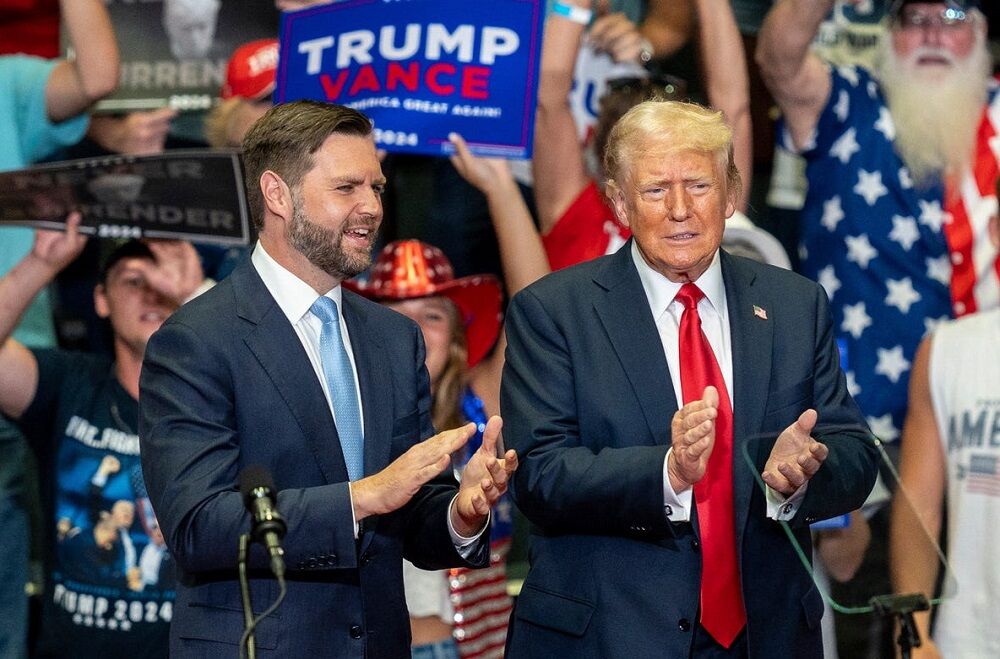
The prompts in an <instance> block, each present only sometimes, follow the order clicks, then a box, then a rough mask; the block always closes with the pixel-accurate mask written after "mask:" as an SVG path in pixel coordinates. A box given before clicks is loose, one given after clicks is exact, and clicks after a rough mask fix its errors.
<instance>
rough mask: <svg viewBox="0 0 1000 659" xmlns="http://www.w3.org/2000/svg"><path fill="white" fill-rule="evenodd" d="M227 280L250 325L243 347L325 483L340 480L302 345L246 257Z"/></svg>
mask: <svg viewBox="0 0 1000 659" xmlns="http://www.w3.org/2000/svg"><path fill="white" fill-rule="evenodd" d="M232 277H233V289H234V290H235V292H236V300H237V313H238V314H239V315H240V316H241V317H242V318H244V319H245V320H248V321H250V322H251V323H254V324H255V325H256V327H254V329H253V330H251V331H250V333H249V334H247V336H246V337H244V339H243V340H244V342H245V343H246V345H247V348H249V349H250V351H251V352H252V353H253V354H254V356H255V357H256V358H257V361H258V362H260V365H261V367H262V368H263V369H264V371H265V372H266V373H267V374H268V377H270V378H271V382H272V383H273V384H274V387H275V390H276V391H277V392H278V395H279V396H281V398H282V400H284V401H285V404H286V405H288V408H289V409H290V410H291V412H292V416H294V417H295V420H296V421H297V422H298V424H299V428H300V429H301V430H302V435H303V437H304V438H305V442H306V445H308V446H309V449H310V450H311V451H312V453H313V456H314V458H315V459H316V462H317V464H318V465H319V469H320V471H321V472H322V474H323V477H324V478H325V479H326V482H327V483H337V482H343V481H346V480H347V466H346V464H345V463H344V455H343V452H342V451H341V450H340V439H339V437H337V430H336V428H335V427H334V423H333V415H332V414H331V413H330V407H329V405H328V404H327V402H326V396H325V395H324V394H323V389H322V387H321V385H320V383H319V380H317V379H316V377H315V376H314V375H313V373H314V371H313V367H312V364H311V363H310V362H309V358H308V356H306V353H305V350H304V349H303V348H302V342H301V341H299V337H298V335H297V334H296V333H295V330H294V329H293V328H292V326H291V324H290V323H289V322H288V318H287V317H286V316H285V315H284V313H282V311H281V308H280V307H278V305H277V303H275V301H274V298H272V297H271V294H270V292H269V291H268V290H267V287H266V286H264V282H263V281H262V280H261V278H260V275H259V274H257V271H256V270H255V269H254V267H253V265H252V264H251V262H250V260H249V259H246V260H245V261H244V262H243V263H242V264H240V266H239V267H238V268H237V269H236V270H234V271H233V274H232Z"/></svg>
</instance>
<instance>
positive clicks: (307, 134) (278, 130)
mask: <svg viewBox="0 0 1000 659" xmlns="http://www.w3.org/2000/svg"><path fill="white" fill-rule="evenodd" d="M371 132H372V122H371V120H370V119H368V117H366V116H365V115H363V114H361V113H360V112H358V111H357V110H355V109H353V108H349V107H345V106H343V105H332V104H330V103H320V102H318V101H294V102H292V103H282V104H281V105H275V106H274V107H273V108H271V109H270V110H268V111H267V112H266V113H265V114H264V116H263V117H261V118H260V119H258V120H257V122H256V123H255V124H254V125H253V126H251V127H250V130H249V131H248V132H247V134H246V137H244V138H243V166H244V177H245V179H246V186H247V193H248V194H247V202H248V203H249V205H250V217H251V218H252V219H253V223H254V226H255V227H256V228H257V230H258V231H259V230H260V229H262V228H263V227H264V197H263V195H262V194H261V191H260V177H261V175H262V174H263V173H264V172H266V171H267V170H271V171H272V172H274V173H276V174H277V175H278V176H280V177H281V178H282V179H283V180H284V181H285V183H287V184H288V187H290V188H292V189H295V188H297V187H298V186H299V184H300V183H301V182H302V178H303V177H304V176H305V175H306V173H307V172H308V171H309V170H310V169H312V167H313V154H314V153H316V151H317V150H318V149H319V148H320V147H321V146H322V145H323V142H325V141H326V139H327V138H328V137H330V136H331V135H333V134H334V133H340V134H343V135H357V136H358V137H365V136H367V135H370V134H371Z"/></svg>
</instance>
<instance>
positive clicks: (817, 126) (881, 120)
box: [757, 0, 1000, 442]
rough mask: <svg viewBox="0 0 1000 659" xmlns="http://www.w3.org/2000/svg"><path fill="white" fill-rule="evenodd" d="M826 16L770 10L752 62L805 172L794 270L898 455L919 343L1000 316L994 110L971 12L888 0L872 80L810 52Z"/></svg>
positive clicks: (823, 1) (999, 123)
mask: <svg viewBox="0 0 1000 659" xmlns="http://www.w3.org/2000/svg"><path fill="white" fill-rule="evenodd" d="M833 4H834V0H780V1H779V2H777V3H776V4H775V6H774V8H773V9H772V11H771V12H770V14H769V15H768V18H767V20H766V21H765V24H764V27H763V29H762V30H761V33H760V39H759V46H758V50H757V60H758V62H759V64H760V66H761V70H762V73H763V74H764V77H765V80H766V82H767V83H768V86H769V87H770V89H771V92H772V93H773V94H774V97H775V99H776V100H777V102H778V104H779V106H780V107H781V110H782V113H783V126H782V135H783V139H784V141H785V144H786V146H788V147H789V148H791V149H793V150H795V151H797V152H799V153H801V154H802V155H803V156H804V157H805V158H806V160H807V170H806V174H807V179H808V182H809V191H808V194H807V198H806V202H805V206H804V208H803V211H802V217H801V232H800V235H801V256H802V270H803V273H804V274H806V275H807V276H809V277H812V278H813V279H816V280H817V281H819V282H820V283H821V284H822V285H823V287H824V288H825V289H826V292H827V295H828V296H829V297H830V299H831V302H832V306H833V311H834V314H835V323H836V327H837V328H838V331H839V345H840V346H841V349H842V351H843V352H844V355H843V357H844V359H845V362H846V369H845V370H846V371H847V376H848V384H849V388H850V390H851V393H852V394H853V396H854V397H855V399H856V400H857V402H858V404H859V405H860V407H861V409H862V410H863V412H864V413H865V415H866V416H867V419H868V422H869V424H870V425H871V428H872V431H873V432H874V433H875V434H876V435H878V436H879V437H880V438H881V439H882V440H883V441H886V442H892V441H894V440H896V439H898V438H899V435H900V431H901V429H902V421H903V416H904V413H905V409H906V399H907V384H908V381H909V373H910V367H911V365H912V362H913V359H914V355H915V353H916V349H917V346H918V344H919V342H920V340H921V338H922V337H923V335H924V334H925V333H926V332H927V331H928V330H929V329H931V328H932V327H933V326H935V325H936V324H937V323H938V322H940V321H941V320H944V319H946V318H948V317H951V316H961V315H965V314H968V313H972V312H974V311H978V310H983V309H988V308H991V307H995V306H997V305H998V303H1000V260H998V257H997V249H996V247H995V246H993V245H992V244H991V243H990V241H989V239H988V236H987V226H988V223H989V218H990V217H991V216H992V215H993V214H994V213H995V212H996V210H997V198H996V194H995V190H994V186H995V182H996V180H997V172H998V164H997V158H998V153H1000V138H998V137H997V131H998V130H1000V98H998V85H997V82H996V81H995V80H994V79H993V78H992V77H991V75H990V66H991V63H990V56H989V53H988V50H987V46H986V31H987V30H986V28H987V26H986V19H985V17H984V16H983V14H982V12H981V11H980V10H979V9H978V2H976V0H947V1H945V2H928V1H927V0H924V1H912V0H895V1H894V2H893V3H892V5H891V6H890V9H889V13H888V15H887V19H886V20H887V25H886V32H885V34H884V38H883V40H882V44H881V51H880V56H879V58H878V63H877V65H876V67H875V70H874V71H868V70H865V69H863V68H858V67H841V68H833V67H831V66H829V65H827V64H826V63H824V62H823V61H822V60H821V59H819V57H817V56H816V55H815V54H813V53H811V52H810V50H809V46H810V43H811V41H812V40H813V37H814V36H815V34H816V30H817V29H818V27H819V25H820V23H821V22H822V20H823V19H824V17H825V16H826V15H827V14H828V13H829V11H830V9H831V8H832V6H833Z"/></svg>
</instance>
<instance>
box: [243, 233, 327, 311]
mask: <svg viewBox="0 0 1000 659" xmlns="http://www.w3.org/2000/svg"><path fill="white" fill-rule="evenodd" d="M250 260H251V262H252V263H253V266H254V267H255V268H256V269H257V273H258V274H259V275H260V278H261V279H263V280H264V286H266V287H267V290H268V291H269V292H270V293H271V297H273V298H274V301H275V302H277V303H278V307H280V308H281V311H282V312H283V313H284V314H285V316H287V317H288V322H290V323H291V324H292V325H295V324H297V323H298V322H299V321H300V320H302V317H303V316H305V315H306V314H307V313H309V308H310V307H312V305H313V303H314V302H315V301H316V299H317V298H318V297H319V296H318V295H316V291H315V290H313V287H312V286H310V285H309V284H307V283H305V282H304V281H302V280H301V279H299V278H298V277H296V276H295V275H293V274H292V273H291V272H289V271H288V270H287V269H285V267H284V266H282V265H281V264H280V263H278V262H277V261H275V260H274V258H272V257H271V255H270V254H268V253H267V250H265V249H264V245H263V244H261V242H260V241H259V240H258V241H257V246H256V247H255V248H254V250H253V254H252V255H251V256H250ZM341 290H342V289H341V287H340V284H337V285H336V286H334V287H333V288H332V289H330V290H329V291H328V292H327V293H326V297H328V298H330V299H331V300H333V301H334V302H336V303H337V308H338V309H340V310H341V311H340V313H341V316H343V313H344V312H343V307H342V305H341V298H342V294H341Z"/></svg>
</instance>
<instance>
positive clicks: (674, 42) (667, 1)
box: [639, 0, 694, 57]
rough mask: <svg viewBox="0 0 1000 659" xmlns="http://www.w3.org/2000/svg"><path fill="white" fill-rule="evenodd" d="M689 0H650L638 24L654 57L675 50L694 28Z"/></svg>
mask: <svg viewBox="0 0 1000 659" xmlns="http://www.w3.org/2000/svg"><path fill="white" fill-rule="evenodd" d="M693 9H694V7H693V6H692V3H691V0H650V1H649V3H648V10H647V11H646V17H645V18H644V19H643V20H642V25H640V26H639V30H640V32H642V36H643V37H645V38H646V39H648V40H649V43H650V44H651V45H652V46H653V54H654V55H655V56H656V57H664V56H667V55H670V54H672V53H675V52H677V51H678V50H680V48H681V47H682V46H683V45H684V44H686V43H687V41H688V39H690V38H691V33H692V31H693V30H694V11H693Z"/></svg>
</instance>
